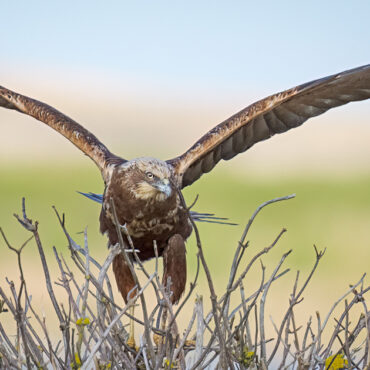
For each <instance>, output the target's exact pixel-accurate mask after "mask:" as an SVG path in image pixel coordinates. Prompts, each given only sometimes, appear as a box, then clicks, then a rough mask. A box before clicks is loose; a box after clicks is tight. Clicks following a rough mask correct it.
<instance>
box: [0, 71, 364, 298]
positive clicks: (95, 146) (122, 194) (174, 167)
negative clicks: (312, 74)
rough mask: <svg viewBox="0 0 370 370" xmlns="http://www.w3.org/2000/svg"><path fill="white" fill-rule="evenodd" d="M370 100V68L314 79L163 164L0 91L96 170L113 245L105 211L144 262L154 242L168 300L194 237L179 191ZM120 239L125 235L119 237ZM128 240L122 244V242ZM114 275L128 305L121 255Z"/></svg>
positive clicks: (3, 102)
mask: <svg viewBox="0 0 370 370" xmlns="http://www.w3.org/2000/svg"><path fill="white" fill-rule="evenodd" d="M368 98H370V65H367V66H363V67H359V68H355V69H352V70H349V71H345V72H342V73H338V74H336V75H332V76H329V77H325V78H322V79H319V80H315V81H312V82H309V83H305V84H303V85H300V86H297V87H294V88H292V89H289V90H286V91H283V92H280V93H278V94H275V95H271V96H269V97H267V98H265V99H262V100H260V101H258V102H256V103H254V104H252V105H250V106H248V107H247V108H245V109H243V110H242V111H240V112H239V113H237V114H235V115H234V116H232V117H230V118H229V119H227V120H226V121H224V122H222V123H220V124H219V125H218V126H216V127H214V128H213V129H212V130H210V131H209V132H208V133H207V134H206V135H204V136H203V137H202V138H201V139H200V140H199V141H197V142H196V143H195V144H194V145H193V146H192V147H191V148H190V149H189V150H187V151H186V152H185V153H184V154H182V155H180V156H179V157H176V158H174V159H171V160H168V161H166V162H164V161H160V160H158V159H154V158H137V159H133V160H130V161H127V160H125V159H123V158H120V157H118V156H116V155H114V154H112V153H111V152H110V151H109V150H108V149H107V148H106V147H105V146H104V145H103V144H102V143H101V142H100V141H99V140H98V139H97V138H96V137H95V136H94V135H93V134H91V133H90V132H89V131H87V130H86V129H85V128H83V127H82V126H80V125H79V124H78V123H77V122H75V121H73V120H72V119H70V118H68V117H67V116H65V115H64V114H62V113H60V112H59V111H57V110H56V109H54V108H52V107H50V106H48V105H46V104H44V103H41V102H39V101H37V100H33V99H31V98H27V97H25V96H23V95H20V94H17V93H15V92H12V91H10V90H8V89H6V88H4V87H0V106H3V107H5V108H9V109H15V110H18V111H20V112H22V113H25V114H28V115H30V116H32V117H34V118H36V119H38V120H40V121H42V122H44V123H46V124H47V125H49V126H50V127H52V128H53V129H55V130H56V131H58V132H59V133H61V134H62V135H64V136H65V137H66V138H67V139H68V140H70V141H71V142H72V143H73V144H74V145H76V146H77V147H78V148H79V149H81V150H82V151H83V152H84V153H85V154H86V155H88V156H89V157H90V158H91V159H92V160H93V161H94V162H95V163H96V165H97V166H98V167H99V169H100V171H101V173H102V176H103V179H104V182H105V192H104V197H103V206H102V210H101V215H100V228H101V231H102V232H103V233H107V235H108V239H109V243H110V244H111V245H113V244H115V243H117V241H118V238H117V234H116V228H115V226H114V223H113V218H112V215H111V209H110V199H113V201H114V204H115V206H116V210H117V217H118V220H119V223H120V224H122V225H126V228H127V230H128V233H129V235H130V237H131V238H132V241H133V243H134V246H135V248H136V249H138V250H139V251H140V253H139V256H140V258H141V260H143V261H145V260H147V259H149V258H152V257H154V249H153V240H156V242H157V244H158V248H159V254H160V255H163V258H164V278H163V279H164V283H165V284H167V282H168V280H169V279H170V280H171V283H172V285H171V290H172V297H171V299H172V301H173V302H177V301H178V300H179V298H180V296H181V294H182V293H183V291H184V289H185V283H186V259H185V240H186V239H187V238H188V237H189V235H190V233H191V224H190V222H189V220H188V216H187V211H186V210H185V209H184V208H183V205H182V203H181V202H180V199H179V194H178V192H179V191H180V190H181V189H183V188H184V187H186V186H188V185H191V184H192V183H193V182H194V181H196V180H197V179H198V178H199V177H200V176H202V175H203V174H204V173H207V172H209V171H211V170H212V169H213V167H214V166H215V165H216V164H217V163H218V162H219V161H220V160H221V159H224V160H229V159H231V158H233V157H234V156H235V155H236V154H238V153H241V152H244V151H246V150H247V149H249V148H250V147H251V146H252V145H254V144H255V143H257V142H259V141H262V140H266V139H268V138H269V137H271V136H273V135H275V134H277V133H282V132H285V131H288V130H290V129H291V128H294V127H297V126H299V125H301V124H302V123H304V122H305V121H306V120H307V119H309V118H310V117H314V116H317V115H319V114H322V113H324V112H326V111H327V110H329V109H331V108H334V107H337V106H340V105H343V104H346V103H348V102H351V101H359V100H364V99H368ZM123 237H124V239H125V238H126V235H125V234H123ZM126 242H127V239H126ZM113 269H114V273H115V276H116V280H117V285H118V288H119V290H120V292H121V294H122V296H123V298H124V299H125V300H127V294H128V293H129V292H130V291H131V290H132V289H133V288H134V280H133V278H132V276H131V273H130V270H129V269H128V266H127V265H126V263H125V262H124V259H123V257H122V256H118V257H116V259H115V260H114V262H113Z"/></svg>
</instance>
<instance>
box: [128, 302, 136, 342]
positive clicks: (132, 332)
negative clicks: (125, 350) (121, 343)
mask: <svg viewBox="0 0 370 370" xmlns="http://www.w3.org/2000/svg"><path fill="white" fill-rule="evenodd" d="M129 311H130V315H131V316H132V317H134V316H135V306H134V305H132V306H131V307H130V309H129ZM127 345H128V346H129V347H130V348H133V349H136V343H135V322H134V319H133V318H131V317H130V331H129V336H128V339H127Z"/></svg>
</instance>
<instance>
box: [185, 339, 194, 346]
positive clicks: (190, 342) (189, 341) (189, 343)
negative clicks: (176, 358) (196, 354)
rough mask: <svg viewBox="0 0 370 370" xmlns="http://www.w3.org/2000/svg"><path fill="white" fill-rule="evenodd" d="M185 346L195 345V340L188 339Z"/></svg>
mask: <svg viewBox="0 0 370 370" xmlns="http://www.w3.org/2000/svg"><path fill="white" fill-rule="evenodd" d="M184 347H195V340H190V339H188V340H186V341H185V344H184Z"/></svg>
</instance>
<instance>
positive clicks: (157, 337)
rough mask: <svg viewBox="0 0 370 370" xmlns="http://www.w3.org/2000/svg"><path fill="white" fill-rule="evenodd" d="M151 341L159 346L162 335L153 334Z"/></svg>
mask: <svg viewBox="0 0 370 370" xmlns="http://www.w3.org/2000/svg"><path fill="white" fill-rule="evenodd" d="M153 342H154V343H155V344H156V346H157V347H159V345H160V344H163V337H162V335H159V334H156V333H154V334H153Z"/></svg>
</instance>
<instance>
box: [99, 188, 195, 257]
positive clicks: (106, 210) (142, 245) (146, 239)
mask: <svg viewBox="0 0 370 370" xmlns="http://www.w3.org/2000/svg"><path fill="white" fill-rule="evenodd" d="M105 198H106V200H105V202H104V203H103V208H102V213H101V216H100V223H101V231H102V232H103V233H104V232H107V233H108V237H109V240H110V243H111V244H115V243H117V241H118V238H117V233H116V229H115V225H114V218H113V212H112V209H111V207H112V206H111V202H108V199H109V198H108V197H107V196H106V197H105ZM113 201H114V205H115V209H116V213H117V218H118V221H119V223H120V224H121V225H125V226H126V229H127V232H128V234H129V235H130V237H131V238H132V241H133V243H134V246H135V248H137V249H139V250H140V251H141V252H144V250H147V251H148V253H149V250H150V251H152V250H153V240H156V241H157V244H158V248H159V252H160V254H161V252H162V250H163V248H164V247H165V245H166V243H167V240H168V239H169V238H170V237H171V236H172V235H174V234H180V235H182V236H183V238H184V239H186V238H187V237H188V236H189V235H190V233H191V225H190V221H189V220H188V216H187V212H186V210H185V209H184V208H183V207H182V205H181V202H180V199H179V197H178V195H177V194H176V195H174V196H173V197H170V198H169V199H166V200H165V201H156V200H145V201H141V200H138V199H135V200H133V199H131V198H126V199H124V198H123V197H114V198H113ZM143 256H144V253H141V258H143ZM151 257H153V256H148V258H151ZM143 259H146V258H143Z"/></svg>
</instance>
